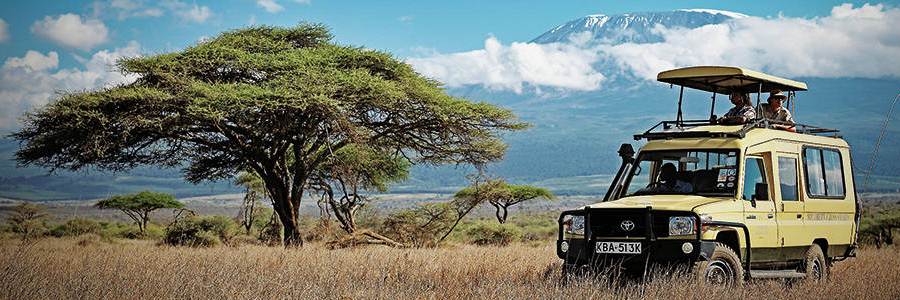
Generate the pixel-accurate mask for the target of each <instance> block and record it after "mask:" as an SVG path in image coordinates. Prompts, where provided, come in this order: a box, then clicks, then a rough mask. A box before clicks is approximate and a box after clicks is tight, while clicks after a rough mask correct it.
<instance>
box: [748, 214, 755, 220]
mask: <svg viewBox="0 0 900 300" xmlns="http://www.w3.org/2000/svg"><path fill="white" fill-rule="evenodd" d="M747 219H751V220H752V219H756V215H749V216H747Z"/></svg>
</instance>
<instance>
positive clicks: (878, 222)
mask: <svg viewBox="0 0 900 300" xmlns="http://www.w3.org/2000/svg"><path fill="white" fill-rule="evenodd" d="M897 230H900V210H887V211H883V212H881V213H879V214H878V215H875V216H867V217H864V218H863V219H862V220H861V222H860V230H859V235H860V240H861V241H862V242H865V243H870V244H874V245H875V246H877V247H879V248H880V247H882V246H884V245H893V244H894V233H895V232H896V231H897Z"/></svg>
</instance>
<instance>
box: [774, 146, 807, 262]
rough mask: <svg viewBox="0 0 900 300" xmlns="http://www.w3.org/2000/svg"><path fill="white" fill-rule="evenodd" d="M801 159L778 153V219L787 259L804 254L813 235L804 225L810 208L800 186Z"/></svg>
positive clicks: (796, 257)
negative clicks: (806, 207)
mask: <svg viewBox="0 0 900 300" xmlns="http://www.w3.org/2000/svg"><path fill="white" fill-rule="evenodd" d="M799 161H800V158H799V156H798V155H797V154H793V153H784V152H780V153H777V154H776V159H775V162H776V163H777V169H778V172H776V174H775V175H776V179H775V180H776V182H778V184H777V185H775V188H776V192H775V197H774V198H775V204H776V206H777V209H778V211H777V212H776V213H775V215H776V216H775V219H776V220H777V222H778V232H779V234H780V235H781V247H782V248H781V255H782V258H783V259H785V260H795V259H800V258H802V257H803V255H804V253H805V252H806V249H807V248H808V247H809V243H810V239H809V234H807V233H806V232H805V230H806V228H804V221H803V217H804V212H805V211H806V209H805V207H804V205H805V202H804V201H803V199H802V198H803V197H802V196H801V193H800V189H799V183H800V180H799V178H800V177H799V174H800V164H799Z"/></svg>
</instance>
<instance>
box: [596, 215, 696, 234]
mask: <svg viewBox="0 0 900 300" xmlns="http://www.w3.org/2000/svg"><path fill="white" fill-rule="evenodd" d="M590 214H591V216H590V220H589V221H588V222H589V224H588V226H590V228H591V236H592V237H601V238H602V237H646V236H647V234H648V232H647V210H645V209H592V210H591V211H590ZM651 214H652V218H653V222H652V226H653V235H654V236H655V237H667V236H669V217H670V216H673V215H675V214H674V213H673V212H668V211H652V213H651ZM682 214H684V213H682ZM626 220H628V221H631V222H633V223H634V228H633V229H631V230H625V229H623V228H622V226H621V225H622V222H624V221H626Z"/></svg>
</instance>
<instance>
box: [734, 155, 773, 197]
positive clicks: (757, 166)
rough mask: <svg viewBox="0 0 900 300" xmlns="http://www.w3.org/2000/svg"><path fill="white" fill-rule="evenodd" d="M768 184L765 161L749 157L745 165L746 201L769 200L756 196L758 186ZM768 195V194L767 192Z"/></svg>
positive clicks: (744, 195)
mask: <svg viewBox="0 0 900 300" xmlns="http://www.w3.org/2000/svg"><path fill="white" fill-rule="evenodd" d="M757 183H766V167H765V164H763V160H762V159H760V158H756V157H748V158H747V160H746V161H745V165H744V193H743V194H742V195H741V197H742V199H744V200H754V199H755V200H761V199H768V196H763V195H757V194H756V184H757ZM766 193H768V192H766Z"/></svg>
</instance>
